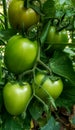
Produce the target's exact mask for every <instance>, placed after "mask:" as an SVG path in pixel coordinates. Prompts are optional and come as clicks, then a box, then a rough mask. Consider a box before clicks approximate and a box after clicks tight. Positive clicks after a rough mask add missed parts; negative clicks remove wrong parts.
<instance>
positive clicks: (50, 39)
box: [47, 26, 56, 44]
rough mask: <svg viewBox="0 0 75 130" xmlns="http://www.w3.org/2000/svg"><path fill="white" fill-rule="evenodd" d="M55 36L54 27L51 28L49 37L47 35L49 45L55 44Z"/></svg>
mask: <svg viewBox="0 0 75 130" xmlns="http://www.w3.org/2000/svg"><path fill="white" fill-rule="evenodd" d="M55 35H56V28H55V27H54V26H51V27H50V28H49V32H48V35H47V42H48V43H49V44H53V43H55V42H56V41H55Z"/></svg>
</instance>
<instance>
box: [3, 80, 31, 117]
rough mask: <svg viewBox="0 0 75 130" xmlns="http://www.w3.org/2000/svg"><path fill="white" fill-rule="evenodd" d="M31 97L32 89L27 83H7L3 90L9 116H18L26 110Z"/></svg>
mask: <svg viewBox="0 0 75 130" xmlns="http://www.w3.org/2000/svg"><path fill="white" fill-rule="evenodd" d="M31 96H32V88H31V86H30V85H29V83H27V82H16V81H12V82H8V83H7V84H6V85H5V86H4V88H3V99H4V105H5V108H6V110H7V111H8V112H9V113H10V114H11V115H19V114H21V113H22V112H23V111H24V110H25V109H26V108H27V105H28V103H29V101H30V98H31Z"/></svg>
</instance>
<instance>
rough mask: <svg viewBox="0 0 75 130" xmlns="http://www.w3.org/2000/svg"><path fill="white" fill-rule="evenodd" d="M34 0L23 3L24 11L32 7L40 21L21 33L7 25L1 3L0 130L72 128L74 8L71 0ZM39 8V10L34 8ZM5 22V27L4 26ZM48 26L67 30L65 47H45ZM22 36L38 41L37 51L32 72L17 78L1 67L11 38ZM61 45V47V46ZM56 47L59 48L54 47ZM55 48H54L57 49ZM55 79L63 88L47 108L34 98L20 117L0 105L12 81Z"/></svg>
mask: <svg viewBox="0 0 75 130" xmlns="http://www.w3.org/2000/svg"><path fill="white" fill-rule="evenodd" d="M41 1H42V0H37V2H38V4H35V5H34V3H35V0H33V1H31V0H26V1H24V2H25V3H24V4H26V5H25V6H26V7H32V8H33V9H34V10H35V11H36V12H37V13H38V14H39V15H40V21H39V22H38V23H37V24H35V25H32V26H31V27H29V28H28V29H26V30H25V29H24V28H22V30H16V29H13V28H12V27H11V26H10V23H9V22H8V17H7V6H6V5H5V4H6V0H3V1H2V2H3V13H1V14H0V130H46V129H47V130H55V129H56V130H60V129H64V128H65V129H66V130H67V129H68V128H70V129H74V128H75V113H74V112H75V109H73V110H72V108H73V107H74V105H75V4H74V1H73V0H46V1H45V2H43V3H42V2H41ZM37 5H38V6H37ZM6 21H7V24H5V22H6ZM50 26H55V27H56V31H57V32H59V31H61V30H63V29H66V30H67V32H68V37H69V40H68V43H66V44H65V46H64V49H61V48H62V45H61V48H59V50H57V49H54V48H53V46H52V45H49V46H48V45H47V41H46V38H47V34H48V31H49V28H50ZM18 33H19V34H22V35H23V36H24V37H27V38H29V39H30V40H34V39H35V40H37V41H38V46H39V51H38V57H37V61H36V63H35V65H34V67H33V68H32V69H31V70H28V71H25V72H23V73H22V74H20V75H15V74H13V73H11V72H10V71H8V69H7V68H6V66H5V64H4V52H5V47H6V44H7V42H8V40H9V38H11V37H12V36H13V35H15V34H18ZM60 44H61V43H60ZM57 45H58V44H57ZM57 45H56V46H57ZM43 70H44V73H45V74H47V75H49V76H51V77H52V80H55V79H54V77H55V76H56V77H60V78H61V79H62V81H63V84H64V88H63V92H62V93H61V95H60V97H59V98H58V99H56V100H53V98H52V97H50V98H49V100H50V104H49V105H48V104H46V103H45V102H44V101H43V100H41V99H40V98H39V97H38V96H36V94H35V90H34V89H33V96H32V99H31V101H30V103H29V105H28V106H27V110H26V111H24V112H23V113H22V114H20V115H19V116H11V115H10V114H9V113H8V112H7V111H6V109H5V106H4V101H3V87H4V86H5V84H6V83H7V82H8V81H10V80H11V79H13V80H23V81H27V82H29V83H30V84H32V82H33V80H34V81H35V74H36V72H37V71H39V72H42V71H43Z"/></svg>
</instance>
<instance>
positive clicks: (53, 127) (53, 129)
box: [40, 117, 60, 130]
mask: <svg viewBox="0 0 75 130" xmlns="http://www.w3.org/2000/svg"><path fill="white" fill-rule="evenodd" d="M40 130H60V124H59V123H58V122H56V121H55V119H54V118H53V117H51V118H50V119H49V121H48V123H47V124H46V125H45V126H44V127H42V128H41V129H40Z"/></svg>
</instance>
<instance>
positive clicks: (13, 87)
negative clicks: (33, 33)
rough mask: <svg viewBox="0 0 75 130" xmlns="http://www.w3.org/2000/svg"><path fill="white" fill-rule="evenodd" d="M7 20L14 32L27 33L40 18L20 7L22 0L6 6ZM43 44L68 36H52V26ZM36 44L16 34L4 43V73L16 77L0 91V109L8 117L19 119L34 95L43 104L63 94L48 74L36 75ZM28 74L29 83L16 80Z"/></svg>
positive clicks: (58, 82) (37, 57)
mask: <svg viewBox="0 0 75 130" xmlns="http://www.w3.org/2000/svg"><path fill="white" fill-rule="evenodd" d="M8 17H9V23H10V25H11V26H12V27H13V28H15V29H23V28H25V29H28V28H29V27H30V26H32V25H35V24H36V23H37V22H38V21H39V18H40V16H39V15H38V14H37V13H36V11H34V10H33V9H32V8H25V7H24V1H23V0H12V1H11V2H10V4H9V8H8ZM46 40H47V42H48V43H49V44H53V43H55V42H56V43H60V42H61V43H62V42H64V43H66V42H67V41H68V35H67V32H66V30H62V31H61V32H59V33H56V29H55V27H53V26H52V27H50V30H49V32H48V36H47V39H46ZM38 41H39V40H37V39H35V40H33V39H29V38H28V37H26V36H25V35H24V34H23V35H22V34H20V32H19V33H18V34H16V35H14V36H12V37H11V38H10V39H9V40H8V42H7V45H6V47H5V53H4V63H5V67H6V68H7V70H8V72H10V73H12V74H13V75H14V77H16V80H15V81H13V80H11V81H8V82H7V83H6V85H5V86H4V89H3V99H4V105H5V108H6V110H7V111H8V112H9V113H10V114H11V115H19V114H21V113H22V112H23V111H24V110H26V108H27V106H28V104H29V102H30V100H31V99H32V97H33V96H34V95H36V96H37V97H39V98H40V99H41V100H43V102H45V103H48V101H49V97H52V98H53V99H57V98H58V97H59V96H60V94H61V92H62V91H63V81H62V80H61V78H57V80H52V79H51V78H50V75H49V73H47V74H45V73H43V72H40V71H39V72H37V73H36V71H37V70H36V68H37V65H38V60H39V59H40V54H39V53H40V50H41V49H40V48H41V46H40V44H39V43H38ZM30 70H32V74H33V76H31V78H32V79H31V80H30V82H28V80H27V81H26V79H25V80H24V79H23V80H22V79H20V78H19V77H22V76H24V73H25V74H26V72H28V71H30ZM46 71H47V70H46ZM30 72H31V71H30ZM34 72H35V73H34ZM22 74H23V75H22ZM27 74H28V73H27ZM29 79H30V78H29Z"/></svg>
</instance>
